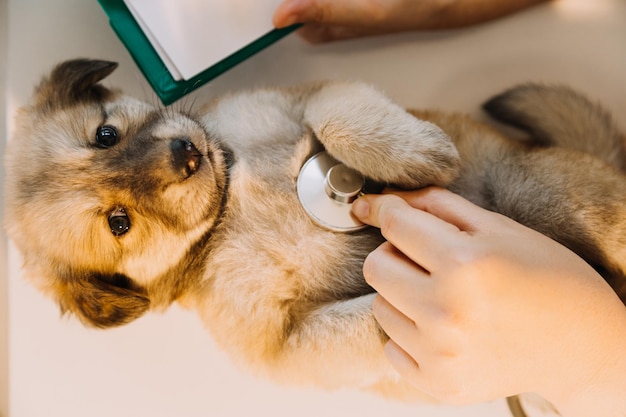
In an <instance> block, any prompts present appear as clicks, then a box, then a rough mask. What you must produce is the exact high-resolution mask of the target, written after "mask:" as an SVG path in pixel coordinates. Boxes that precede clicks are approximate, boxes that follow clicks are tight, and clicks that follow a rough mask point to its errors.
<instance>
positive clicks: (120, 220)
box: [109, 207, 130, 236]
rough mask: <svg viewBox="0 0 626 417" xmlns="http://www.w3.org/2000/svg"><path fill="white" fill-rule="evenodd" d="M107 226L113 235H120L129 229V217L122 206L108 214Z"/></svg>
mask: <svg viewBox="0 0 626 417" xmlns="http://www.w3.org/2000/svg"><path fill="white" fill-rule="evenodd" d="M109 227H110V228H111V233H113V235H115V236H122V235H123V234H125V233H126V232H128V230H129V229H130V219H129V218H128V214H126V210H124V208H121V207H120V208H117V209H115V211H113V212H112V213H111V214H109Z"/></svg>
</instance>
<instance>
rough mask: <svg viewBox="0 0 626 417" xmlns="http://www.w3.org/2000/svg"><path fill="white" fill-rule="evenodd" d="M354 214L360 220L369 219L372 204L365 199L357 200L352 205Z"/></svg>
mask: <svg viewBox="0 0 626 417" xmlns="http://www.w3.org/2000/svg"><path fill="white" fill-rule="evenodd" d="M352 214H354V215H355V216H356V217H358V218H359V219H367V218H368V216H369V214H370V203H368V202H367V200H366V199H364V198H363V197H361V198H357V199H356V200H355V201H354V203H352Z"/></svg>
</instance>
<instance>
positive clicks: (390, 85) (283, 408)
mask: <svg viewBox="0 0 626 417" xmlns="http://www.w3.org/2000/svg"><path fill="white" fill-rule="evenodd" d="M7 5H8V14H6V13H7ZM0 15H1V18H0V27H1V30H2V31H0V41H2V42H0V53H1V54H2V55H1V56H2V58H3V59H2V61H4V62H5V63H6V64H5V65H2V67H3V68H2V69H1V70H0V76H2V84H0V85H2V86H3V87H4V88H3V89H2V90H0V92H1V94H2V100H0V111H2V110H4V109H3V108H2V105H3V103H2V102H3V101H4V100H5V99H6V114H7V121H8V122H7V125H6V129H8V130H9V131H10V130H11V123H12V122H11V118H12V114H13V113H14V111H15V110H16V108H17V107H18V106H20V105H23V104H25V103H26V101H27V100H28V97H29V94H30V92H31V91H32V88H33V86H34V84H35V83H36V82H37V81H38V80H39V78H40V77H41V76H42V75H43V74H44V73H45V72H46V71H47V70H48V69H49V68H50V67H51V66H52V65H54V64H55V63H57V62H59V61H61V60H64V59H68V58H74V57H78V56H83V57H91V58H102V59H110V60H115V61H118V62H120V63H121V66H120V68H119V69H118V70H117V71H116V72H115V73H114V74H113V76H111V77H110V78H109V79H108V80H107V83H108V84H109V85H116V86H123V87H124V88H125V89H126V91H128V92H130V93H133V94H135V95H138V96H141V97H144V98H147V99H148V100H151V101H152V102H156V98H155V97H154V95H153V94H152V93H151V91H150V88H149V87H148V85H147V83H146V82H145V81H144V80H143V78H142V76H141V74H140V73H139V71H138V70H137V69H136V67H135V66H134V64H133V62H132V60H131V59H130V57H129V55H128V53H127V52H126V51H125V49H124V48H123V46H122V44H121V43H120V42H119V41H118V39H117V38H116V37H115V35H114V34H113V32H112V31H111V29H110V28H109V26H108V22H107V18H106V16H105V14H104V13H103V12H102V11H101V10H100V8H99V6H98V4H97V2H96V1H95V0H93V1H86V0H54V1H46V0H39V1H37V0H0ZM7 16H8V28H5V26H4V20H5V18H6V17H7ZM5 29H7V32H8V38H7V39H8V44H7V45H8V47H7V50H6V51H5V50H4V49H3V48H1V44H2V43H4V41H5V40H6V39H3V37H4V32H3V31H4V30H5ZM5 70H6V78H5V77H4V76H5V73H4V72H3V71H5ZM322 78H349V79H361V80H365V81H369V82H372V83H374V84H376V85H378V86H380V87H381V88H383V89H384V90H386V91H387V93H388V94H389V95H390V96H391V97H393V98H394V99H396V100H397V101H398V102H399V103H400V104H402V105H406V106H413V107H421V106H430V107H438V108H443V109H449V110H461V111H466V112H470V113H472V114H474V115H476V116H480V111H479V105H480V103H481V102H483V101H484V100H485V99H487V98H488V97H489V96H490V95H492V94H495V93H497V92H499V91H501V90H502V89H504V88H508V87H511V86H513V85H514V84H516V83H519V82H525V81H545V82H564V83H567V84H570V85H572V86H574V87H576V88H578V89H580V90H582V91H584V92H586V93H588V94H589V95H591V96H592V97H594V98H597V99H599V100H601V101H602V102H603V103H604V104H605V106H606V107H608V108H609V109H611V110H612V111H613V113H614V115H615V118H616V120H617V122H618V124H620V125H621V126H622V127H624V126H626V94H625V93H626V2H625V1H623V0H559V1H557V2H555V3H553V4H550V5H545V6H540V7H538V8H535V9H533V10H531V11H528V12H525V13H523V14H520V15H517V16H515V17H512V18H507V19H503V20H500V21H498V22H496V23H492V24H487V25H483V26H480V27H475V28H472V29H468V30H464V31H453V32H444V33H437V34H432V33H431V34H400V35H393V36H387V37H380V38H375V39H366V40H358V41H349V42H343V43H337V44H330V45H324V46H309V45H307V44H305V43H303V42H302V41H301V40H300V39H299V38H298V37H297V36H290V37H288V38H286V39H284V40H282V41H281V42H279V43H278V44H276V45H274V46H272V47H271V48H269V49H268V50H266V51H264V52H262V53H261V54H259V55H257V56H255V57H254V58H253V59H251V60H249V61H247V62H245V63H243V64H242V65H240V66H239V67H237V68H235V69H233V70H231V71H230V72H228V73H226V74H224V75H223V76H221V77H220V78H218V79H217V80H215V81H214V82H212V83H210V84H209V85H207V86H205V87H204V88H203V89H202V90H201V91H199V92H198V93H197V94H194V96H193V97H190V98H187V99H185V100H184V104H187V105H189V104H190V103H191V102H192V101H193V100H194V99H197V100H198V101H201V100H203V99H204V98H209V97H212V96H214V95H216V94H221V93H223V92H225V91H229V90H233V89H237V88H245V87H253V86H257V85H268V84H293V83H296V82H300V81H306V80H315V79H322ZM0 134H2V135H3V136H2V139H3V141H4V136H6V135H5V124H4V121H0ZM1 149H2V148H1V147H0V150H1ZM0 251H1V252H0V261H2V262H3V263H2V268H0V277H1V278H2V281H1V284H0V292H1V294H0V337H1V338H2V339H1V340H2V343H1V344H0V382H2V384H0V389H1V390H2V391H1V392H0V407H1V408H0V415H1V416H3V417H5V416H7V417H61V416H62V417H86V416H89V417H101V416H102V417H105V416H106V417H112V416H115V417H131V416H132V417H141V416H150V417H200V416H217V417H220V416H244V415H245V416H248V415H255V414H256V415H270V414H271V415H273V416H277V417H278V416H296V415H297V416H303V417H305V416H321V415H323V416H325V417H333V416H351V415H354V416H360V417H361V416H362V417H367V416H380V415H385V416H394V417H395V416H398V417H400V416H425V417H451V416H455V417H478V416H480V417H505V416H507V415H508V413H507V411H506V407H505V405H504V402H503V401H496V402H492V403H488V404H480V405H476V406H471V407H462V408H453V407H432V406H417V405H404V404H397V403H391V402H386V401H384V400H381V399H379V398H376V397H374V396H370V395H366V394H360V393H355V392H352V391H346V392H339V393H321V392H318V391H315V390H308V389H297V388H285V387H277V386H274V385H272V384H268V383H266V382H264V381H258V380H256V379H254V378H252V377H250V376H248V375H247V374H246V373H245V372H240V371H238V370H236V369H234V368H233V367H232V365H231V364H230V362H229V361H228V359H227V357H226V355H225V354H224V353H222V352H217V351H216V350H215V348H214V346H213V344H212V342H211V338H210V336H209V335H207V334H206V333H204V331H203V329H202V328H201V325H200V323H199V321H198V320H197V319H196V318H195V316H193V315H192V314H190V313H187V312H183V311H181V310H180V309H178V308H176V307H174V308H171V309H170V310H168V311H167V312H166V313H164V314H156V313H155V314H149V315H147V316H146V317H144V318H142V319H140V320H139V321H137V322H135V323H133V324H131V325H128V326H126V327H124V328H120V329H115V330H109V331H96V330H89V329H85V328H83V327H81V326H80V325H79V324H77V323H76V322H75V321H73V320H71V319H61V318H59V313H58V310H57V307H56V306H55V305H53V304H52V303H51V302H50V301H49V300H47V299H44V298H43V297H42V296H41V295H39V294H38V293H37V292H35V291H34V290H33V289H32V288H31V287H30V286H29V285H28V284H27V283H25V282H24V281H23V280H22V279H21V277H20V273H19V266H20V265H19V257H18V256H17V255H16V254H15V253H14V252H13V251H12V250H11V251H10V253H9V254H8V260H9V262H8V265H7V263H5V261H6V259H5V255H6V253H5V251H6V250H5V246H4V237H2V241H1V242H0ZM6 278H8V280H6ZM6 282H8V297H6V294H7V293H6V289H5V283H6ZM6 298H8V305H6V304H7V303H6ZM7 317H8V319H7ZM5 321H8V325H9V326H8V331H7V330H6V329H5V328H4V326H3V323H4V322H5ZM6 349H8V352H9V360H8V367H7V366H6V365H7V361H6V360H3V358H4V357H5V355H4V352H5V351H6ZM5 368H6V369H5ZM329 372H332V370H329ZM6 381H8V391H7V388H6V384H4V383H5V382H6ZM476 383H477V384H480V381H476ZM7 399H8V411H7Z"/></svg>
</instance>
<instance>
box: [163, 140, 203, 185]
mask: <svg viewBox="0 0 626 417" xmlns="http://www.w3.org/2000/svg"><path fill="white" fill-rule="evenodd" d="M170 149H171V150H172V161H173V164H174V169H175V170H176V171H178V172H180V173H181V174H183V175H184V177H185V178H188V177H190V176H192V175H193V174H195V173H196V171H197V170H198V168H199V167H200V160H201V157H202V154H201V153H200V151H198V148H196V146H195V145H194V144H193V143H191V141H189V140H187V139H175V140H173V141H172V143H171V144H170Z"/></svg>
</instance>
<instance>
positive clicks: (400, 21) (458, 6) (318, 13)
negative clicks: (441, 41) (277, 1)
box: [274, 0, 546, 43]
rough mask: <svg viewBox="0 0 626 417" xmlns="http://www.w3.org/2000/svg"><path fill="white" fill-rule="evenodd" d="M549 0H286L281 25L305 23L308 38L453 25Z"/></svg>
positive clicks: (278, 15) (304, 33) (277, 14)
mask: <svg viewBox="0 0 626 417" xmlns="http://www.w3.org/2000/svg"><path fill="white" fill-rule="evenodd" d="M543 1H546V0H507V1H499V0H478V1H477V0H452V1H451V0H385V1H379V0H342V1H335V0H285V1H284V2H283V3H282V4H281V5H280V6H279V8H278V9H277V10H276V12H275V13H274V25H275V26H276V27H277V28H282V27H287V26H290V25H293V24H295V23H305V24H306V25H305V26H304V27H303V28H302V29H300V34H301V35H302V37H304V38H305V39H307V40H308V41H310V42H313V43H318V42H326V41H331V40H338V39H346V38H354V37H359V36H367V35H379V34H383V33H392V32H403V31H409V30H424V29H426V30H432V29H450V28H457V27H462V26H468V25H472V24H476V23H480V22H484V21H487V20H491V19H495V18H498V17H501V16H504V15H507V14H510V13H513V12H516V11H518V10H521V9H523V8H526V7H528V6H531V5H534V4H538V3H541V2H543Z"/></svg>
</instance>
